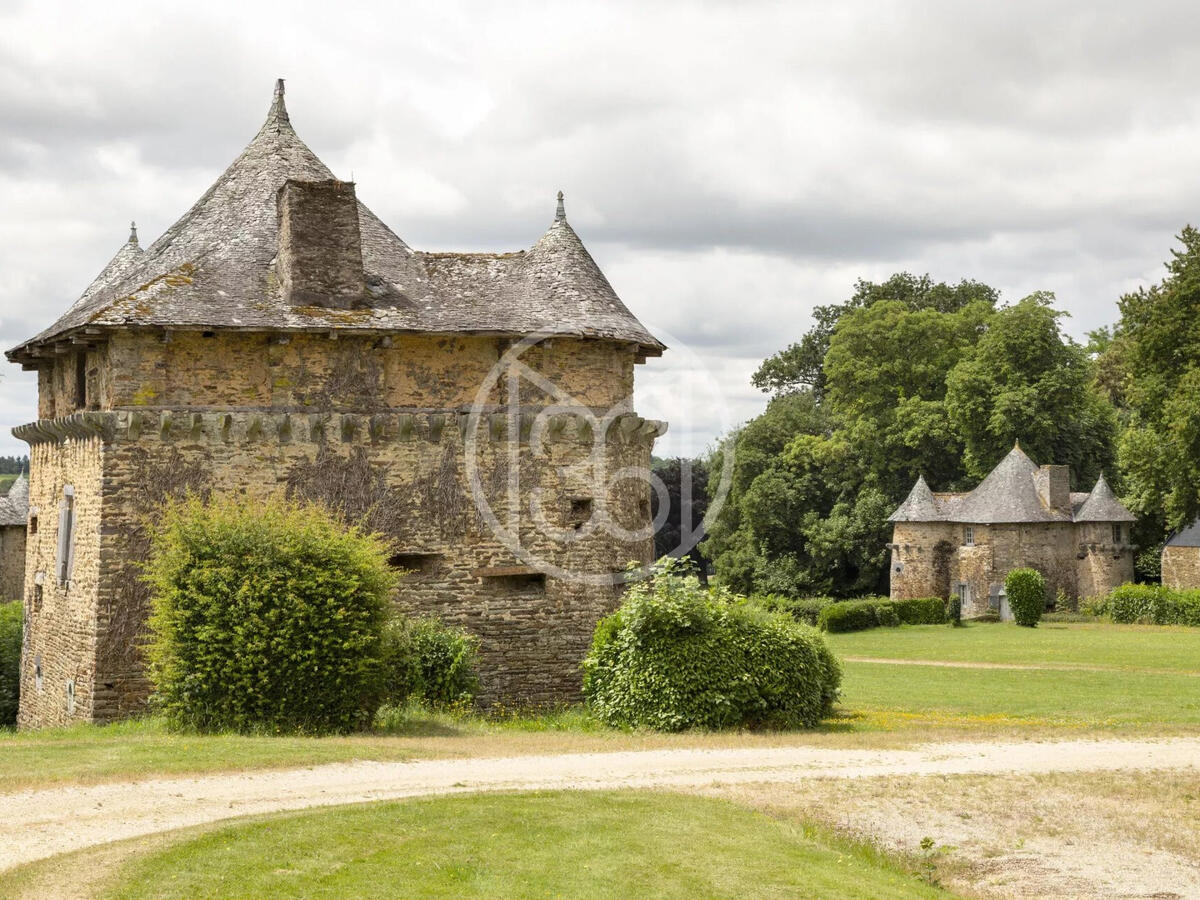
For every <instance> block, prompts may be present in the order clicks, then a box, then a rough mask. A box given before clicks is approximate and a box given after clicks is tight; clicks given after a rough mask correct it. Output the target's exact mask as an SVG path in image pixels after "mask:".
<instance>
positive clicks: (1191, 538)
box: [1167, 519, 1200, 547]
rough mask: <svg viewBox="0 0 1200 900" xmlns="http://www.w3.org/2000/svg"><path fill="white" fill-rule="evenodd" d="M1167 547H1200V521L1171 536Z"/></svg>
mask: <svg viewBox="0 0 1200 900" xmlns="http://www.w3.org/2000/svg"><path fill="white" fill-rule="evenodd" d="M1167 546H1168V547H1200V519H1197V520H1196V521H1195V522H1193V523H1192V524H1191V525H1189V526H1188V527H1187V528H1181V529H1180V530H1179V531H1177V532H1175V533H1174V534H1173V535H1171V537H1170V539H1169V540H1168V541H1167Z"/></svg>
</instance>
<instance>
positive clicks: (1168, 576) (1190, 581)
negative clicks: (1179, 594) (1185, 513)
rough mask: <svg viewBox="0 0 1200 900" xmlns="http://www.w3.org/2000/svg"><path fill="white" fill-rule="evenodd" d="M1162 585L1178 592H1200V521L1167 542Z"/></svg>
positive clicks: (1163, 556)
mask: <svg viewBox="0 0 1200 900" xmlns="http://www.w3.org/2000/svg"><path fill="white" fill-rule="evenodd" d="M1162 583H1163V585H1164V586H1166V587H1169V588H1172V589H1173V590H1177V591H1192V590H1200V520H1198V521H1196V522H1193V523H1192V524H1191V525H1189V526H1188V527H1187V528H1183V529H1180V530H1179V531H1177V532H1176V533H1175V534H1173V535H1171V537H1170V538H1169V539H1168V540H1167V543H1166V545H1165V546H1164V547H1163V551H1162Z"/></svg>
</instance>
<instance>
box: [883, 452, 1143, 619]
mask: <svg viewBox="0 0 1200 900" xmlns="http://www.w3.org/2000/svg"><path fill="white" fill-rule="evenodd" d="M891 521H892V522H893V523H894V525H893V536H892V543H891V545H890V549H891V596H892V597H893V598H894V599H909V598H914V597H930V596H934V597H950V596H951V595H952V594H958V595H959V596H960V597H961V598H962V600H963V615H964V616H979V615H984V614H987V613H989V612H992V613H1000V614H1002V615H1004V616H1005V617H1006V616H1007V605H1006V603H1005V598H1004V596H1003V594H1004V578H1005V576H1006V575H1007V574H1008V573H1009V572H1010V571H1012V570H1013V569H1017V568H1024V567H1029V568H1034V569H1037V570H1038V571H1040V572H1041V573H1042V574H1043V575H1044V576H1045V578H1046V591H1047V601H1048V602H1052V601H1053V600H1054V598H1055V597H1056V596H1057V595H1058V593H1059V592H1060V591H1061V592H1063V593H1064V594H1065V595H1066V596H1067V597H1069V598H1072V599H1074V598H1079V597H1090V596H1094V595H1097V594H1102V593H1106V592H1108V591H1109V590H1111V589H1112V588H1114V587H1116V586H1117V585H1120V584H1123V583H1124V582H1126V581H1131V580H1132V579H1133V547H1132V545H1131V543H1130V523H1131V522H1132V521H1133V516H1132V515H1130V514H1129V512H1128V510H1126V509H1125V508H1124V507H1123V506H1121V504H1120V503H1119V502H1118V501H1117V500H1116V498H1115V497H1114V496H1113V495H1112V492H1111V491H1110V490H1109V488H1108V485H1107V484H1106V483H1105V482H1104V479H1103V478H1101V479H1100V481H1099V482H1098V483H1097V485H1096V487H1095V489H1093V490H1092V492H1091V493H1086V494H1085V493H1072V492H1071V491H1070V490H1069V473H1067V471H1066V469H1065V467H1063V466H1042V467H1041V468H1040V469H1039V468H1038V467H1037V466H1035V465H1034V464H1033V462H1032V461H1030V459H1029V457H1027V456H1025V454H1024V453H1022V452H1021V450H1020V449H1019V448H1016V449H1014V450H1013V452H1012V453H1011V454H1009V456H1008V457H1006V458H1005V459H1004V460H1003V461H1002V462H1001V463H1000V464H999V465H998V466H997V467H996V468H995V469H994V470H993V471H992V473H991V474H989V475H988V477H987V478H986V479H984V481H983V482H982V483H980V485H979V486H978V487H977V488H975V490H974V491H971V492H969V493H966V494H934V493H933V492H932V491H930V490H929V488H928V487H927V486H926V484H925V482H924V480H923V479H919V480H918V482H917V485H916V486H915V487H914V488H913V490H912V492H911V493H910V494H909V496H908V498H907V499H906V500H905V502H904V503H903V504H902V505H901V506H900V508H899V509H897V510H896V512H895V513H893V514H892V518H891Z"/></svg>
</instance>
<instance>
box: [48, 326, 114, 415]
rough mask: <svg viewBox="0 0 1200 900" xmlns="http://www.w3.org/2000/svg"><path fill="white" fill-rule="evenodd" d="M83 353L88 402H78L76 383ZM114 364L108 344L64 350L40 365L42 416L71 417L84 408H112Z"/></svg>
mask: <svg viewBox="0 0 1200 900" xmlns="http://www.w3.org/2000/svg"><path fill="white" fill-rule="evenodd" d="M80 354H82V355H83V361H84V373H85V376H84V377H85V384H86V402H85V403H84V404H83V405H80V404H79V403H78V402H77V395H78V392H77V389H76V382H77V378H78V369H77V366H78V360H79V355H80ZM109 374H110V367H109V364H108V346H107V344H103V343H101V344H97V345H95V346H91V347H88V346H84V345H82V344H81V345H80V346H79V349H78V350H77V351H76V352H74V353H63V354H60V355H58V356H56V357H54V358H53V359H52V360H50V361H48V362H46V363H44V364H42V365H40V366H39V367H38V418H39V419H53V418H54V417H55V416H68V415H70V414H71V413H73V412H76V411H78V410H80V409H108V408H110V406H111V396H110V389H109Z"/></svg>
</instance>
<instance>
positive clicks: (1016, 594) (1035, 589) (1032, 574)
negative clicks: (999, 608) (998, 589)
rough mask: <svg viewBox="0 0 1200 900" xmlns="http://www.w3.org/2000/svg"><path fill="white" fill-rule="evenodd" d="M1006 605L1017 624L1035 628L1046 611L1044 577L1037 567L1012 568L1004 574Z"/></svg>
mask: <svg viewBox="0 0 1200 900" xmlns="http://www.w3.org/2000/svg"><path fill="white" fill-rule="evenodd" d="M1004 593H1005V594H1007V595H1008V607H1009V609H1011V610H1012V614H1013V619H1014V620H1015V621H1016V623H1017V624H1018V625H1023V626H1025V627H1026V628H1036V627H1037V623H1038V620H1039V619H1041V618H1042V613H1044V612H1045V611H1046V579H1045V578H1043V577H1042V573H1041V572H1039V571H1038V570H1037V569H1013V570H1012V571H1011V572H1009V573H1008V574H1007V575H1005V576H1004Z"/></svg>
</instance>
